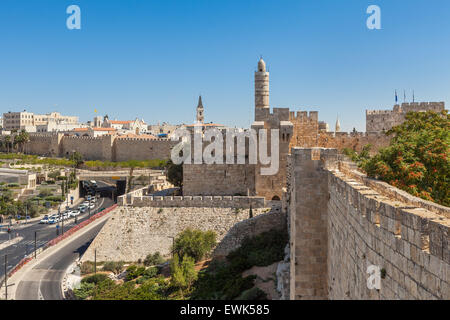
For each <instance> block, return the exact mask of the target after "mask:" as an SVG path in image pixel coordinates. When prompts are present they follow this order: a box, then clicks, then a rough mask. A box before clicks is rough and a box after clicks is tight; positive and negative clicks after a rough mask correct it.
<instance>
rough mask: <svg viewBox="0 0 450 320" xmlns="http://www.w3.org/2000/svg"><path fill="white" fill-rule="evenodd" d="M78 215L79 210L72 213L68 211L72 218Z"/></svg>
mask: <svg viewBox="0 0 450 320" xmlns="http://www.w3.org/2000/svg"><path fill="white" fill-rule="evenodd" d="M79 214H80V211H79V210H72V211H70V215H71V216H72V217H76V216H77V215H79Z"/></svg>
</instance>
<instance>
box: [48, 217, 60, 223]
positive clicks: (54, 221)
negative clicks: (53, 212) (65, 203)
mask: <svg viewBox="0 0 450 320" xmlns="http://www.w3.org/2000/svg"><path fill="white" fill-rule="evenodd" d="M58 222H59V220H58V218H50V219H48V224H55V223H58Z"/></svg>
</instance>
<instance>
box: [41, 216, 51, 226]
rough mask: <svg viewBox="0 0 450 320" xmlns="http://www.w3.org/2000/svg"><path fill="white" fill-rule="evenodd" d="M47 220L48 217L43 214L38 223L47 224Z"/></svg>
mask: <svg viewBox="0 0 450 320" xmlns="http://www.w3.org/2000/svg"><path fill="white" fill-rule="evenodd" d="M48 221H49V217H48V216H45V217H44V218H43V219H41V221H39V223H43V224H48Z"/></svg>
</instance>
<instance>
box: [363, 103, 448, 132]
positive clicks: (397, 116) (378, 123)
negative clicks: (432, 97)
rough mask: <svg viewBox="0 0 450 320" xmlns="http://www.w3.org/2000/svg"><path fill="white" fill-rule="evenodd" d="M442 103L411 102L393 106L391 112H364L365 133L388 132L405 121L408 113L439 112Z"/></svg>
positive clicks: (441, 109) (442, 105) (442, 108)
mask: <svg viewBox="0 0 450 320" xmlns="http://www.w3.org/2000/svg"><path fill="white" fill-rule="evenodd" d="M443 110H445V103H444V102H411V103H402V104H401V105H400V104H396V105H394V107H393V109H392V110H366V131H367V132H382V131H388V130H390V129H392V128H393V127H395V126H398V125H400V124H402V123H403V122H404V121H405V116H406V114H407V113H408V112H426V111H434V112H441V111H443Z"/></svg>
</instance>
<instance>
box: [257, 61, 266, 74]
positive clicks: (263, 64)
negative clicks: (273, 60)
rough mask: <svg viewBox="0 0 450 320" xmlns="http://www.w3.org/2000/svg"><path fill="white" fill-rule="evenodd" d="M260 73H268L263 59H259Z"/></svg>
mask: <svg viewBox="0 0 450 320" xmlns="http://www.w3.org/2000/svg"><path fill="white" fill-rule="evenodd" d="M258 71H259V72H266V63H265V62H264V60H263V59H262V58H261V59H259V62H258Z"/></svg>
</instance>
